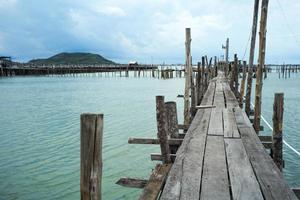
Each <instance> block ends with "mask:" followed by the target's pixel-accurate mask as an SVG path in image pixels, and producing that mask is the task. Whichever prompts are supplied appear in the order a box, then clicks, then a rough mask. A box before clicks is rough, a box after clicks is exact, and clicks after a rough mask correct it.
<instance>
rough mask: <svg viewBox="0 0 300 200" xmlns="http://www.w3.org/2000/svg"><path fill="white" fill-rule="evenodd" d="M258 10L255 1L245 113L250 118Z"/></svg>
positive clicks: (255, 0) (256, 1)
mask: <svg viewBox="0 0 300 200" xmlns="http://www.w3.org/2000/svg"><path fill="white" fill-rule="evenodd" d="M258 8H259V0H254V12H253V24H252V35H251V45H250V56H249V67H248V77H247V90H246V102H245V112H246V113H247V115H248V116H249V114H250V110H251V109H250V108H251V107H250V106H251V91H252V73H253V61H254V52H255V42H256V32H257V19H258Z"/></svg>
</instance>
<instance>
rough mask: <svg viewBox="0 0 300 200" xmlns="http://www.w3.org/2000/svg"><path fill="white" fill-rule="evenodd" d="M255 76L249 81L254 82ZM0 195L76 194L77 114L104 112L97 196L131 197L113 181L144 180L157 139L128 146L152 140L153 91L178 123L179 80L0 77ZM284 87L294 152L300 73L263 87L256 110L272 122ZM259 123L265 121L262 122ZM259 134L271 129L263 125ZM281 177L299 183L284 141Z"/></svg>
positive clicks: (133, 192)
mask: <svg viewBox="0 0 300 200" xmlns="http://www.w3.org/2000/svg"><path fill="white" fill-rule="evenodd" d="M254 82H255V80H254ZM0 91H1V93H0V199H5V200H9V199H70V200H71V199H72V200H73V199H79V198H80V192H79V184H80V179H79V178H80V171H79V170H80V129H79V127H80V114H81V113H85V112H91V113H103V114H104V135H103V177H102V196H103V199H136V198H137V197H138V195H139V193H140V192H141V190H140V189H131V188H124V187H121V186H118V185H116V184H115V182H116V181H117V180H118V179H119V178H121V177H139V178H143V179H147V178H148V177H149V175H150V173H151V169H153V168H154V166H155V164H156V162H153V161H151V160H150V153H159V152H160V149H159V146H157V145H137V144H136V145H134V144H128V143H127V141H128V138H129V137H149V138H155V137H156V133H157V127H156V115H155V96H156V95H164V96H165V100H166V101H176V102H177V109H178V117H179V121H180V122H182V118H183V117H182V116H183V114H182V111H183V99H182V98H177V95H178V94H183V91H184V79H179V78H174V79H168V80H162V79H154V78H150V77H141V78H133V77H131V78H125V77H100V76H99V75H93V76H88V77H86V76H80V77H70V76H66V77H62V76H53V77H46V76H39V77H12V78H1V79H0ZM281 91H283V92H284V93H285V113H284V127H283V129H284V138H285V140H286V141H287V142H288V143H290V144H291V145H292V146H294V147H295V148H296V149H298V150H300V143H299V142H300V134H299V131H298V125H299V123H300V107H299V102H300V74H299V75H298V74H292V76H291V78H289V79H278V75H277V74H275V73H272V74H269V76H268V78H267V79H266V80H265V81H264V86H263V105H262V113H263V115H264V117H265V118H266V119H267V120H268V121H269V122H272V121H271V120H272V104H273V98H274V97H273V96H274V92H281ZM263 125H264V124H263ZM264 134H271V131H269V130H268V128H267V126H265V131H264ZM284 159H285V166H286V167H285V169H284V175H285V177H286V179H287V181H288V182H289V184H290V185H291V186H300V157H299V156H297V155H296V154H295V153H293V152H292V151H291V150H290V149H288V148H287V147H286V146H284Z"/></svg>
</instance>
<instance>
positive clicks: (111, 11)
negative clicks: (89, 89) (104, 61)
mask: <svg viewBox="0 0 300 200" xmlns="http://www.w3.org/2000/svg"><path fill="white" fill-rule="evenodd" d="M280 2H281V7H282V8H283V9H281V8H280V7H279V6H278V5H277V3H276V1H270V8H269V18H268V33H267V47H268V48H267V55H266V56H267V62H275V61H276V62H277V60H281V59H283V58H284V59H285V60H286V61H285V62H288V61H287V60H288V59H293V60H295V59H296V57H297V56H296V55H295V53H291V52H299V51H300V45H297V43H296V42H295V38H298V40H300V36H299V35H298V33H300V26H299V22H298V21H297V19H298V10H299V9H300V2H299V0H281V1H280ZM282 10H283V11H282ZM252 12H253V2H252V1H251V2H250V1H244V0H237V1H233V0H227V1H224V0H211V1H192V0H186V1H180V0H172V1H171V0H144V1H140V0H106V1H98V0H90V1H82V0H64V1H61V0H52V1H46V0H40V1H36V0H26V1H20V0H0V19H1V23H0V30H1V33H0V48H1V52H2V53H3V54H5V55H11V56H13V57H17V58H18V59H20V60H28V59H31V58H36V57H47V56H50V55H52V54H54V53H58V52H60V51H90V52H94V53H99V54H102V55H103V56H105V57H108V58H110V59H114V60H116V61H118V62H127V61H129V60H132V59H134V60H138V61H139V62H151V57H152V58H153V60H155V61H156V62H160V63H161V62H163V61H165V62H169V63H170V62H176V63H178V62H181V63H183V62H184V40H185V28H186V27H190V28H191V32H192V54H193V60H199V59H200V57H201V56H202V55H205V54H207V55H208V56H214V55H217V56H220V55H222V54H223V53H224V52H223V50H222V49H221V44H222V43H224V42H225V40H226V38H227V37H229V38H230V55H231V57H232V55H233V54H234V53H238V55H239V57H242V56H243V54H244V51H245V46H246V44H247V41H248V38H249V34H250V31H251V23H252ZM282 12H285V15H286V16H287V19H288V20H286V19H285V17H283V14H282ZM286 21H288V23H289V26H290V27H291V28H292V29H293V30H292V31H290V30H289V29H288V28H287V27H288V26H287V25H286ZM291 32H292V33H294V34H292V33H291ZM257 41H258V40H257ZM257 46H258V45H257ZM247 57H248V55H247V54H246V59H247ZM279 58H280V59H279ZM299 61H300V57H299Z"/></svg>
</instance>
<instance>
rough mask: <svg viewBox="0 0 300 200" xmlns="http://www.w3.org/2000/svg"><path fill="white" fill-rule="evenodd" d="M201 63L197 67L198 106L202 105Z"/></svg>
mask: <svg viewBox="0 0 300 200" xmlns="http://www.w3.org/2000/svg"><path fill="white" fill-rule="evenodd" d="M200 65H201V63H200V62H198V65H197V92H196V93H197V106H199V105H200V104H201V96H202V94H201V87H202V86H201V66H200Z"/></svg>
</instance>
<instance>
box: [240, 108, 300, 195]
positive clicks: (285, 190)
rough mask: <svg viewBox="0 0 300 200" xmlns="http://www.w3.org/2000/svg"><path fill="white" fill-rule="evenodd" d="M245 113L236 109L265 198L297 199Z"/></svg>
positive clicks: (247, 148)
mask: <svg viewBox="0 0 300 200" xmlns="http://www.w3.org/2000/svg"><path fill="white" fill-rule="evenodd" d="M245 115H246V113H245V112H243V111H242V110H240V109H236V112H235V116H236V120H237V122H238V123H237V125H238V129H239V131H240V134H241V139H242V141H243V144H244V147H245V149H246V152H247V155H248V157H249V160H250V162H251V165H252V167H253V170H254V172H255V175H256V177H257V180H258V182H259V184H260V188H261V191H262V193H263V196H264V197H265V199H278V200H279V199H294V200H297V197H296V196H295V194H294V193H293V191H291V189H290V188H289V186H288V184H287V183H286V181H285V180H284V178H283V175H282V173H281V172H280V170H279V169H278V168H277V166H276V165H275V163H274V162H273V160H272V159H271V157H270V156H269V155H268V154H267V152H266V151H265V149H264V147H263V145H262V143H261V142H260V140H259V138H258V136H257V134H256V132H255V130H254V129H253V128H252V127H248V125H247V124H248V123H249V120H248V119H245V118H244V116H245ZM247 120H248V121H247Z"/></svg>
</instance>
